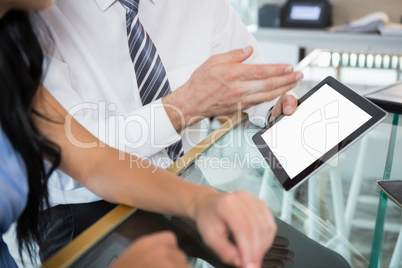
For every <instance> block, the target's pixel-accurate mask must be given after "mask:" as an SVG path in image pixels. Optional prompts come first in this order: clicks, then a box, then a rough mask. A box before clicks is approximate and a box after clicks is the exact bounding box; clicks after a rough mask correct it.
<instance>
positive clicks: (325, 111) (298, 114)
mask: <svg viewBox="0 0 402 268" xmlns="http://www.w3.org/2000/svg"><path fill="white" fill-rule="evenodd" d="M370 118H371V116H370V115H369V114H367V113H366V112H365V111H363V110H362V109H360V108H359V107H358V106H356V105H355V104H353V102H351V101H349V100H348V99H346V98H345V97H344V96H342V95H341V94H339V93H338V92H337V91H336V90H334V89H333V88H332V87H330V86H329V85H327V84H325V85H323V86H322V87H321V88H320V89H318V90H317V91H316V92H315V93H314V94H313V95H311V96H310V97H309V98H307V99H306V100H305V101H304V102H302V103H301V104H300V105H299V106H298V107H297V109H296V111H295V113H294V114H293V115H291V116H285V117H284V118H282V119H281V120H280V121H279V122H278V123H276V124H275V125H273V126H272V127H271V128H269V129H268V130H267V131H266V132H265V133H264V134H262V138H263V139H264V141H265V142H266V143H267V144H268V146H269V147H270V149H271V151H272V152H273V154H274V155H275V157H276V158H277V159H278V160H279V162H280V163H281V165H282V167H283V168H284V169H285V171H286V173H287V174H288V175H289V177H290V178H291V179H293V178H294V177H295V176H296V175H297V174H299V173H300V172H301V171H303V170H304V169H305V168H306V167H308V166H309V165H311V164H312V163H313V162H314V161H316V160H317V159H318V158H320V157H322V156H323V155H324V154H325V153H326V152H328V151H329V150H330V149H331V148H333V147H334V146H336V145H337V144H338V143H339V142H340V141H342V140H343V139H344V138H346V137H347V136H349V135H350V134H351V133H353V132H354V131H355V130H356V129H358V128H359V127H360V126H362V125H363V124H364V123H365V122H367V121H368V120H370Z"/></svg>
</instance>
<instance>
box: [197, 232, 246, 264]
mask: <svg viewBox="0 0 402 268" xmlns="http://www.w3.org/2000/svg"><path fill="white" fill-rule="evenodd" d="M203 240H204V243H205V244H206V245H208V246H209V247H210V248H211V249H212V250H213V251H214V252H215V253H216V254H217V255H218V257H219V258H220V259H221V260H222V261H223V262H225V263H228V264H234V265H236V266H240V264H241V259H240V254H239V252H238V250H237V249H236V247H235V245H233V243H232V242H231V241H229V239H228V236H227V235H226V234H224V232H211V231H210V232H209V233H208V234H205V235H204V237H203Z"/></svg>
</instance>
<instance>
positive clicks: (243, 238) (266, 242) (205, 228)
mask: <svg viewBox="0 0 402 268" xmlns="http://www.w3.org/2000/svg"><path fill="white" fill-rule="evenodd" d="M194 220H195V222H196V224H197V227H198V230H199V232H200V234H201V237H202V239H203V241H204V243H205V244H206V245H207V246H209V247H210V248H211V249H212V250H213V251H214V252H215V253H216V254H217V255H218V256H219V257H220V259H221V260H222V261H223V262H225V263H228V264H231V265H235V266H237V267H243V268H246V267H247V268H254V267H255V268H257V267H261V264H262V260H263V258H264V255H265V253H266V252H267V250H268V249H269V248H270V247H271V245H272V243H273V241H274V237H275V234H276V230H277V227H276V223H275V220H274V217H273V215H272V213H271V211H270V210H269V209H268V206H267V205H266V204H265V203H264V202H263V201H261V200H259V199H258V198H257V197H255V196H253V195H251V194H249V193H248V192H246V191H239V192H234V193H231V194H227V193H217V192H214V193H210V194H208V195H206V196H204V197H203V198H202V200H198V202H196V207H195V215H194ZM229 236H231V237H233V240H234V241H235V244H233V243H232V242H231V240H230V238H229Z"/></svg>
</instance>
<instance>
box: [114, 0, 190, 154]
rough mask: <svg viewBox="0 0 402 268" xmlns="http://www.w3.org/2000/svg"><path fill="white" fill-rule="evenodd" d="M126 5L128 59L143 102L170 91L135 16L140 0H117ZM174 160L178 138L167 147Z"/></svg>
mask: <svg viewBox="0 0 402 268" xmlns="http://www.w3.org/2000/svg"><path fill="white" fill-rule="evenodd" d="M120 2H121V3H122V4H123V6H125V7H126V9H127V13H126V26H127V36H128V45H129V49H130V56H131V60H132V61H133V64H134V70H135V75H136V77H137V84H138V89H139V92H140V97H141V101H142V103H143V105H146V104H148V103H151V102H152V101H154V100H157V99H159V98H162V97H164V96H166V95H168V94H169V93H170V92H171V89H170V85H169V81H168V79H167V76H166V71H165V68H164V67H163V64H162V61H161V59H160V58H159V55H158V52H157V51H156V47H155V45H154V44H153V42H152V40H151V38H150V37H149V35H148V34H147V32H146V31H145V29H144V27H143V26H142V24H141V23H140V21H139V18H138V5H139V0H120ZM167 152H168V155H169V157H170V159H172V160H173V161H176V160H177V159H178V158H179V157H180V156H182V155H183V143H182V141H181V140H179V141H177V142H176V143H174V144H172V145H170V146H169V147H167Z"/></svg>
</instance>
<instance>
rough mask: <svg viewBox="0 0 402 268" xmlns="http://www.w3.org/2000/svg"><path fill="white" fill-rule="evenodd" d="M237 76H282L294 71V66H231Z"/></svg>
mask: <svg viewBox="0 0 402 268" xmlns="http://www.w3.org/2000/svg"><path fill="white" fill-rule="evenodd" d="M231 72H233V73H234V74H235V75H233V76H236V75H237V77H239V79H241V80H254V79H267V78H270V77H275V76H281V75H285V74H290V73H292V72H293V67H292V66H291V65H289V64H282V63H279V64H238V65H236V66H233V67H232V68H231Z"/></svg>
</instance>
